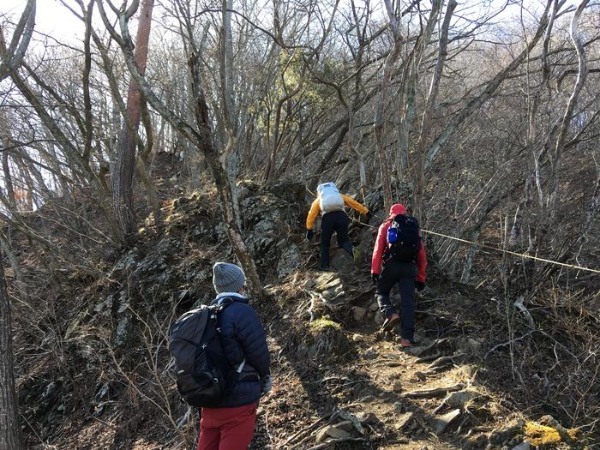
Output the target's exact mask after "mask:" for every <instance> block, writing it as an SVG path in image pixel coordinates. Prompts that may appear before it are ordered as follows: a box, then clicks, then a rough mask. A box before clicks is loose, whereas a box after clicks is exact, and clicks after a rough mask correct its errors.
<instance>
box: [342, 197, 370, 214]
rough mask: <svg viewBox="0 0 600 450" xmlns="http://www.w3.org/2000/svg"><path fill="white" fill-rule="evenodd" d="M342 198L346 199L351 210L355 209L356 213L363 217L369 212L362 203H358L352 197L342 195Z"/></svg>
mask: <svg viewBox="0 0 600 450" xmlns="http://www.w3.org/2000/svg"><path fill="white" fill-rule="evenodd" d="M342 198H343V199H344V203H345V204H346V205H348V206H349V207H350V208H352V209H354V210H355V211H358V212H359V213H360V214H362V215H363V216H364V215H365V214H367V213H368V212H369V208H367V207H366V206H364V205H362V204H361V203H358V202H357V201H356V200H354V199H353V198H352V197H348V196H347V195H344V194H342Z"/></svg>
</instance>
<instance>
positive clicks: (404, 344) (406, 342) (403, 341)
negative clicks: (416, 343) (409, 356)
mask: <svg viewBox="0 0 600 450" xmlns="http://www.w3.org/2000/svg"><path fill="white" fill-rule="evenodd" d="M412 345H413V343H412V341H411V340H410V339H400V347H402V348H408V347H410V346H412Z"/></svg>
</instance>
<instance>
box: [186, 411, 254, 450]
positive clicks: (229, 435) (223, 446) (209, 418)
mask: <svg viewBox="0 0 600 450" xmlns="http://www.w3.org/2000/svg"><path fill="white" fill-rule="evenodd" d="M200 415H201V417H200V439H199V440H198V447H197V450H246V449H247V448H248V446H249V445H250V441H252V436H253V435H254V425H255V423H256V404H255V403H252V404H250V405H244V406H238V407H236V408H202V411H201V413H200Z"/></svg>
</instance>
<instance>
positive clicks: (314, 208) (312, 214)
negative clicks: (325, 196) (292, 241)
mask: <svg viewBox="0 0 600 450" xmlns="http://www.w3.org/2000/svg"><path fill="white" fill-rule="evenodd" d="M320 212H321V206H320V205H319V199H318V198H317V199H315V201H313V202H312V205H310V211H308V216H306V229H307V230H312V229H313V227H314V226H315V220H316V218H317V216H318V215H319V213H320Z"/></svg>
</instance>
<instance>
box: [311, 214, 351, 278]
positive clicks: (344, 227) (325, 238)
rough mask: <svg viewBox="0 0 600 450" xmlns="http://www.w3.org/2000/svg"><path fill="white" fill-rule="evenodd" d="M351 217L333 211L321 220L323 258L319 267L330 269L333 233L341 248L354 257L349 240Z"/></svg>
mask: <svg viewBox="0 0 600 450" xmlns="http://www.w3.org/2000/svg"><path fill="white" fill-rule="evenodd" d="M349 224H350V217H348V214H346V213H345V212H344V211H331V212H328V213H326V214H324V215H323V217H322V218H321V257H320V261H319V267H321V268H322V269H326V268H327V267H329V246H330V245H331V237H332V236H333V233H334V232H335V234H336V235H337V242H338V246H339V247H340V248H343V249H344V250H346V251H347V252H348V253H350V255H352V242H350V239H349V238H348V225H349Z"/></svg>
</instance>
